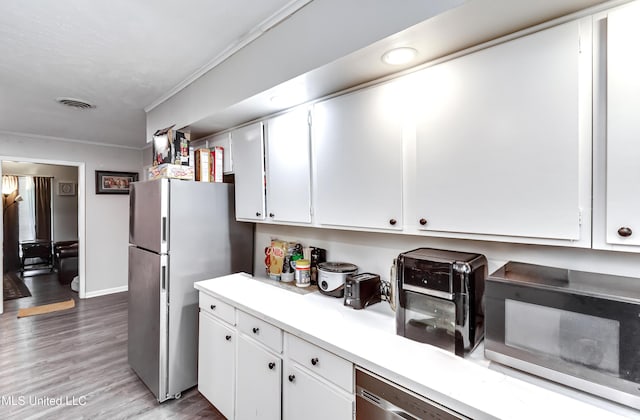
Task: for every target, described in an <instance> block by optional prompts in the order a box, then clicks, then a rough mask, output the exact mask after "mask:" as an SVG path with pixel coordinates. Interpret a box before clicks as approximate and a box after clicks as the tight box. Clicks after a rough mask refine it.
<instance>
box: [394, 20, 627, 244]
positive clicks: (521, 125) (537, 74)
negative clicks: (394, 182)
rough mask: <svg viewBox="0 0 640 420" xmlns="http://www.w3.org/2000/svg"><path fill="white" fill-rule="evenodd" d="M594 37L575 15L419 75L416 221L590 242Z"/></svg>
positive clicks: (412, 217)
mask: <svg viewBox="0 0 640 420" xmlns="http://www.w3.org/2000/svg"><path fill="white" fill-rule="evenodd" d="M590 35H591V20H590V19H584V20H581V21H573V22H569V23H566V24H563V25H560V26H556V27H552V28H550V29H547V30H543V31H540V32H536V33H533V34H530V35H527V36H524V37H521V38H517V39H514V40H511V41H508V42H505V43H502V44H499V45H496V46H493V47H489V48H486V49H483V50H480V51H477V52H474V53H471V54H468V55H465V56H462V57H459V58H456V59H452V60H450V61H447V62H444V63H442V64H438V65H435V66H433V67H429V68H427V69H425V70H422V71H420V72H418V73H416V74H413V75H411V78H412V79H414V81H413V82H412V83H413V84H414V87H415V94H416V96H417V98H416V100H415V106H414V109H415V118H416V132H415V135H416V138H415V150H413V151H412V152H411V153H409V154H408V156H415V158H414V161H412V162H411V165H410V166H411V168H412V171H415V172H414V173H412V174H411V175H410V177H409V178H410V179H411V180H410V184H411V186H410V189H409V190H408V193H407V195H410V197H408V198H410V202H411V205H410V206H408V207H410V209H409V212H408V217H409V220H407V221H406V225H407V226H413V228H414V229H421V230H427V231H431V232H446V235H448V234H449V233H453V234H454V236H455V235H456V234H463V235H467V234H472V236H473V235H474V234H479V235H483V236H484V237H491V238H495V239H497V240H503V239H500V238H504V237H508V238H517V237H520V238H522V237H524V238H533V240H532V241H531V242H536V241H537V240H539V239H542V240H543V241H544V240H554V241H556V243H558V242H561V243H564V241H566V244H573V245H576V246H586V247H588V246H590V229H589V226H590V188H591V184H590V175H591V172H590V171H591V169H590V165H591V151H590V150H591V146H590V145H591V143H590V142H591V39H590ZM385 174H386V172H385ZM639 188H640V187H639ZM581 218H582V219H583V223H582V224H581ZM444 235H445V234H443V236H444Z"/></svg>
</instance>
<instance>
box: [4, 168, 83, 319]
mask: <svg viewBox="0 0 640 420" xmlns="http://www.w3.org/2000/svg"><path fill="white" fill-rule="evenodd" d="M0 175H5V177H4V178H3V179H6V178H7V177H6V175H12V176H13V177H15V178H14V179H15V180H16V181H17V184H19V188H18V189H17V190H16V191H14V192H9V191H3V192H5V193H9V194H3V222H2V225H0V228H1V230H2V232H3V235H2V243H3V258H2V261H1V262H0V267H2V272H3V277H4V275H6V274H7V273H9V275H11V276H12V279H13V280H14V283H15V282H16V281H17V282H19V283H20V286H22V288H24V286H26V289H27V292H26V293H31V295H32V296H31V297H28V296H27V297H28V298H27V299H24V298H22V297H20V296H18V297H17V298H16V297H14V298H15V301H5V300H4V298H5V296H3V294H4V291H3V290H0V313H2V312H4V304H7V305H9V304H10V305H12V306H11V307H13V306H16V305H19V307H22V306H23V304H25V303H29V302H30V303H31V304H33V305H37V304H43V303H49V302H47V299H55V298H56V296H58V297H66V296H73V295H75V296H76V297H78V296H79V297H80V298H84V297H85V296H84V295H85V282H84V255H85V252H84V238H85V233H84V214H85V213H84V185H85V180H84V163H81V162H64V161H45V160H33V159H24V158H13V157H1V158H0ZM35 178H42V179H40V181H43V180H45V181H49V182H48V184H49V188H50V191H49V195H50V209H51V210H50V216H49V218H50V219H49V222H50V223H49V224H48V225H46V226H45V227H44V230H45V234H43V227H42V226H38V227H39V229H38V233H37V234H36V236H35V237H32V236H34V234H33V230H32V232H31V233H29V229H28V228H29V227H30V226H29V225H31V224H33V223H35V221H34V220H30V216H29V215H30V214H32V213H30V210H29V208H30V206H33V200H34V197H33V194H34V193H33V191H30V189H29V187H28V186H29V185H33V182H32V181H33V179H35ZM30 201H31V203H29V202H30ZM5 210H6V211H5ZM7 213H13V214H14V215H18V213H19V214H20V216H22V218H21V219H20V220H22V223H20V222H19V221H18V219H17V217H16V218H15V219H13V220H12V219H11V218H9V219H8V218H7V217H6V216H7ZM41 213H45V212H44V211H41ZM9 222H10V223H12V224H17V226H9ZM39 225H45V223H42V221H41V222H40V223H39ZM31 227H32V226H31ZM32 228H33V227H32ZM47 229H50V234H49V235H46V233H47V232H46V230H47ZM7 231H13V232H14V233H13V237H12V236H11V234H10V235H9V238H8V239H9V240H11V241H12V243H11V244H8V243H5V242H6V239H7V238H6V234H7ZM30 235H31V236H30ZM8 250H10V252H9V253H10V254H11V255H8ZM60 251H62V252H60ZM74 279H75V280H76V281H75V282H73V280H74ZM4 280H5V279H3V281H4ZM72 282H73V283H74V288H75V290H76V291H73V292H72V290H71V283H72ZM9 283H12V282H9ZM20 300H22V302H20ZM9 302H11V303H9ZM16 302H18V303H16Z"/></svg>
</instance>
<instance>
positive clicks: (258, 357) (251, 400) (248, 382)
mask: <svg viewBox="0 0 640 420" xmlns="http://www.w3.org/2000/svg"><path fill="white" fill-rule="evenodd" d="M237 361H238V368H237V377H236V419H238V420H247V419H257V420H271V419H273V420H279V419H280V408H281V403H280V401H281V394H280V392H281V390H280V383H281V381H280V378H281V374H282V359H281V358H280V357H278V356H275V355H274V354H273V353H271V352H269V351H267V350H265V349H264V348H263V347H260V346H259V345H258V344H256V343H255V342H253V341H251V340H250V339H247V338H246V337H243V336H242V335H240V338H239V339H238V358H237Z"/></svg>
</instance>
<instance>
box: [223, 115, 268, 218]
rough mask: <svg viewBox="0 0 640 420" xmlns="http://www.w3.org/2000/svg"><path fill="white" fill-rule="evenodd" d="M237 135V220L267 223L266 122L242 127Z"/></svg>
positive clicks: (235, 156)
mask: <svg viewBox="0 0 640 420" xmlns="http://www.w3.org/2000/svg"><path fill="white" fill-rule="evenodd" d="M231 135H232V136H233V159H234V162H233V166H234V170H235V185H236V219H245V220H264V213H265V203H264V202H265V195H264V159H263V149H264V143H263V139H262V123H261V122H259V123H255V124H251V125H248V126H246V127H241V128H239V129H237V130H235V131H233V132H232V134H231Z"/></svg>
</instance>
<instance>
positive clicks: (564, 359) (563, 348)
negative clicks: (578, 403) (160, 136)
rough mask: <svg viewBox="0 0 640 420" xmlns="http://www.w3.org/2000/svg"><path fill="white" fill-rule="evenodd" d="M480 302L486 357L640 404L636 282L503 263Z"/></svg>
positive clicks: (639, 315) (639, 300) (639, 325)
mask: <svg viewBox="0 0 640 420" xmlns="http://www.w3.org/2000/svg"><path fill="white" fill-rule="evenodd" d="M485 300H486V319H485V321H486V322H485V328H486V329H485V356H486V358H487V359H490V360H494V361H496V362H498V363H502V364H504V365H508V366H511V367H513V368H516V369H519V370H522V371H526V372H529V373H532V374H534V375H537V376H541V377H544V378H546V379H549V380H553V381H556V382H560V383H563V384H565V385H568V386H572V387H574V388H578V389H581V390H583V391H587V392H590V393H593V394H596V395H599V396H602V397H605V398H608V399H610V400H613V401H617V402H619V403H622V404H625V405H628V406H631V407H634V408H636V409H640V356H639V354H640V353H639V351H640V279H637V278H630V277H620V276H612V275H605V274H595V273H588V272H582V271H573V270H567V269H561V268H554V267H545V266H539V265H533V264H524V263H517V262H509V263H507V264H506V265H505V266H503V267H502V268H500V269H499V270H498V271H496V272H495V273H493V274H492V275H491V276H489V277H488V278H487V283H486V296H485Z"/></svg>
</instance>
